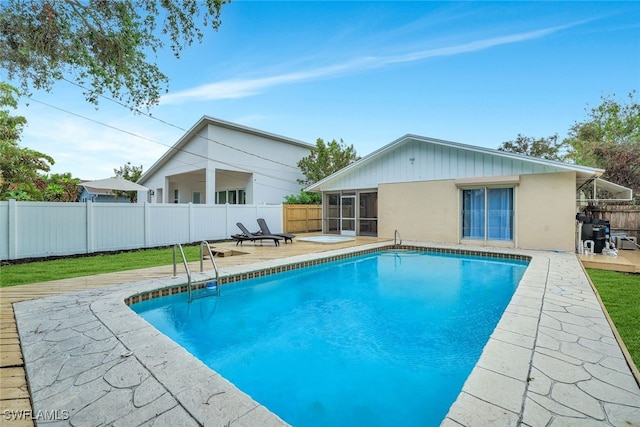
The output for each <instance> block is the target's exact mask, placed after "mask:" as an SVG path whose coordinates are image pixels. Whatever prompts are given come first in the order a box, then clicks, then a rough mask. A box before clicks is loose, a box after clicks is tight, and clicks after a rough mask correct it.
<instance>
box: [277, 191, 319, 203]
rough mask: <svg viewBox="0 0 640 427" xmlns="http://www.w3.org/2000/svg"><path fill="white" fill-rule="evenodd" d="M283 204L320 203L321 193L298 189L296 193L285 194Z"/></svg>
mask: <svg viewBox="0 0 640 427" xmlns="http://www.w3.org/2000/svg"><path fill="white" fill-rule="evenodd" d="M284 204H285V205H320V204H322V194H320V193H307V192H306V191H304V190H300V193H298V194H291V195H289V196H285V198H284Z"/></svg>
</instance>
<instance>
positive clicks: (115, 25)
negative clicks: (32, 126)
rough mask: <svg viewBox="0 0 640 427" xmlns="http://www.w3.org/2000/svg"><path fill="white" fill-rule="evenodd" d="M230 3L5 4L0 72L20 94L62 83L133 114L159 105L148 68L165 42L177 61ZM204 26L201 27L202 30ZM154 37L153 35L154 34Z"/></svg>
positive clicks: (160, 78)
mask: <svg viewBox="0 0 640 427" xmlns="http://www.w3.org/2000/svg"><path fill="white" fill-rule="evenodd" d="M227 2H228V0H175V1H173V0H172V1H165V0H126V1H108V0H92V1H87V2H84V1H78V0H57V1H51V0H33V1H25V0H5V1H3V2H0V67H1V68H3V69H5V70H6V71H7V73H8V77H9V78H10V79H14V78H15V79H16V80H17V81H20V84H21V85H22V88H23V90H24V91H25V92H26V93H28V92H29V90H31V89H43V90H47V91H50V90H51V88H52V85H53V83H54V82H55V81H57V80H60V79H67V80H70V81H72V82H74V83H77V84H80V85H81V86H90V87H91V88H90V89H87V90H86V92H85V94H84V95H85V97H86V99H87V100H88V101H89V102H92V103H94V104H97V103H98V97H99V96H100V95H102V94H104V93H105V92H108V93H110V94H111V95H112V96H113V97H114V98H116V99H119V100H121V101H123V102H125V103H126V104H127V105H129V106H131V107H132V108H137V107H141V106H143V107H147V108H148V107H150V106H152V105H155V104H157V102H158V99H159V97H160V95H161V92H163V91H166V88H167V86H168V78H167V76H166V75H165V74H164V73H162V72H161V71H160V69H159V68H158V66H157V65H156V64H155V63H154V59H155V58H153V57H151V58H149V56H151V55H153V56H155V54H156V53H157V52H158V51H159V50H160V49H162V48H164V47H165V43H168V44H169V45H170V47H171V50H172V51H173V53H174V55H175V56H176V57H179V55H180V52H181V51H182V50H183V49H184V48H185V47H187V46H190V45H191V44H192V43H193V42H194V39H197V40H198V41H201V40H202V37H203V35H204V30H205V29H206V28H209V27H210V28H213V29H214V30H217V29H218V27H219V26H220V23H221V21H220V12H221V8H222V5H223V4H224V3H227ZM201 25H202V26H201ZM158 32H159V33H158Z"/></svg>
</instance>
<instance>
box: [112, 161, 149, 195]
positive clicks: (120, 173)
mask: <svg viewBox="0 0 640 427" xmlns="http://www.w3.org/2000/svg"><path fill="white" fill-rule="evenodd" d="M113 172H114V173H115V174H116V177H117V178H123V179H126V180H127V181H132V182H136V181H137V180H139V179H140V177H141V176H142V165H140V166H132V165H131V162H127V163H126V164H125V165H124V166H120V168H118V169H114V170H113ZM113 194H115V195H116V197H126V198H128V199H129V201H131V203H135V202H137V201H138V192H137V191H118V190H114V191H113Z"/></svg>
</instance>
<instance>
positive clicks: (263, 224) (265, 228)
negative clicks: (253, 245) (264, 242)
mask: <svg viewBox="0 0 640 427" xmlns="http://www.w3.org/2000/svg"><path fill="white" fill-rule="evenodd" d="M258 226H259V227H260V233H261V234H263V235H269V236H280V237H282V238H283V239H284V243H287V240H288V241H290V242H291V243H293V238H294V237H296V235H295V234H291V233H272V232H271V230H269V226H268V225H267V221H265V220H264V218H258Z"/></svg>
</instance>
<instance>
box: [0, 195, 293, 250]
mask: <svg viewBox="0 0 640 427" xmlns="http://www.w3.org/2000/svg"><path fill="white" fill-rule="evenodd" d="M257 218H264V219H265V220H266V221H267V224H269V228H270V229H271V231H273V232H280V231H282V205H194V204H191V203H189V204H156V203H153V204H151V203H146V202H145V203H141V204H124V203H93V202H86V203H53V202H17V201H15V200H9V201H5V202H0V260H1V261H6V260H16V259H22V258H41V257H50V256H65V255H75V254H87V253H93V252H104V251H118V250H124V249H138V248H151V247H158V246H169V245H173V244H175V243H193V242H200V241H202V240H223V239H229V238H230V236H231V235H232V234H237V233H240V229H238V227H237V226H236V223H237V222H241V223H243V224H244V225H245V226H246V227H247V228H248V229H249V230H250V231H255V230H258V224H257V223H256V219H257Z"/></svg>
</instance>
